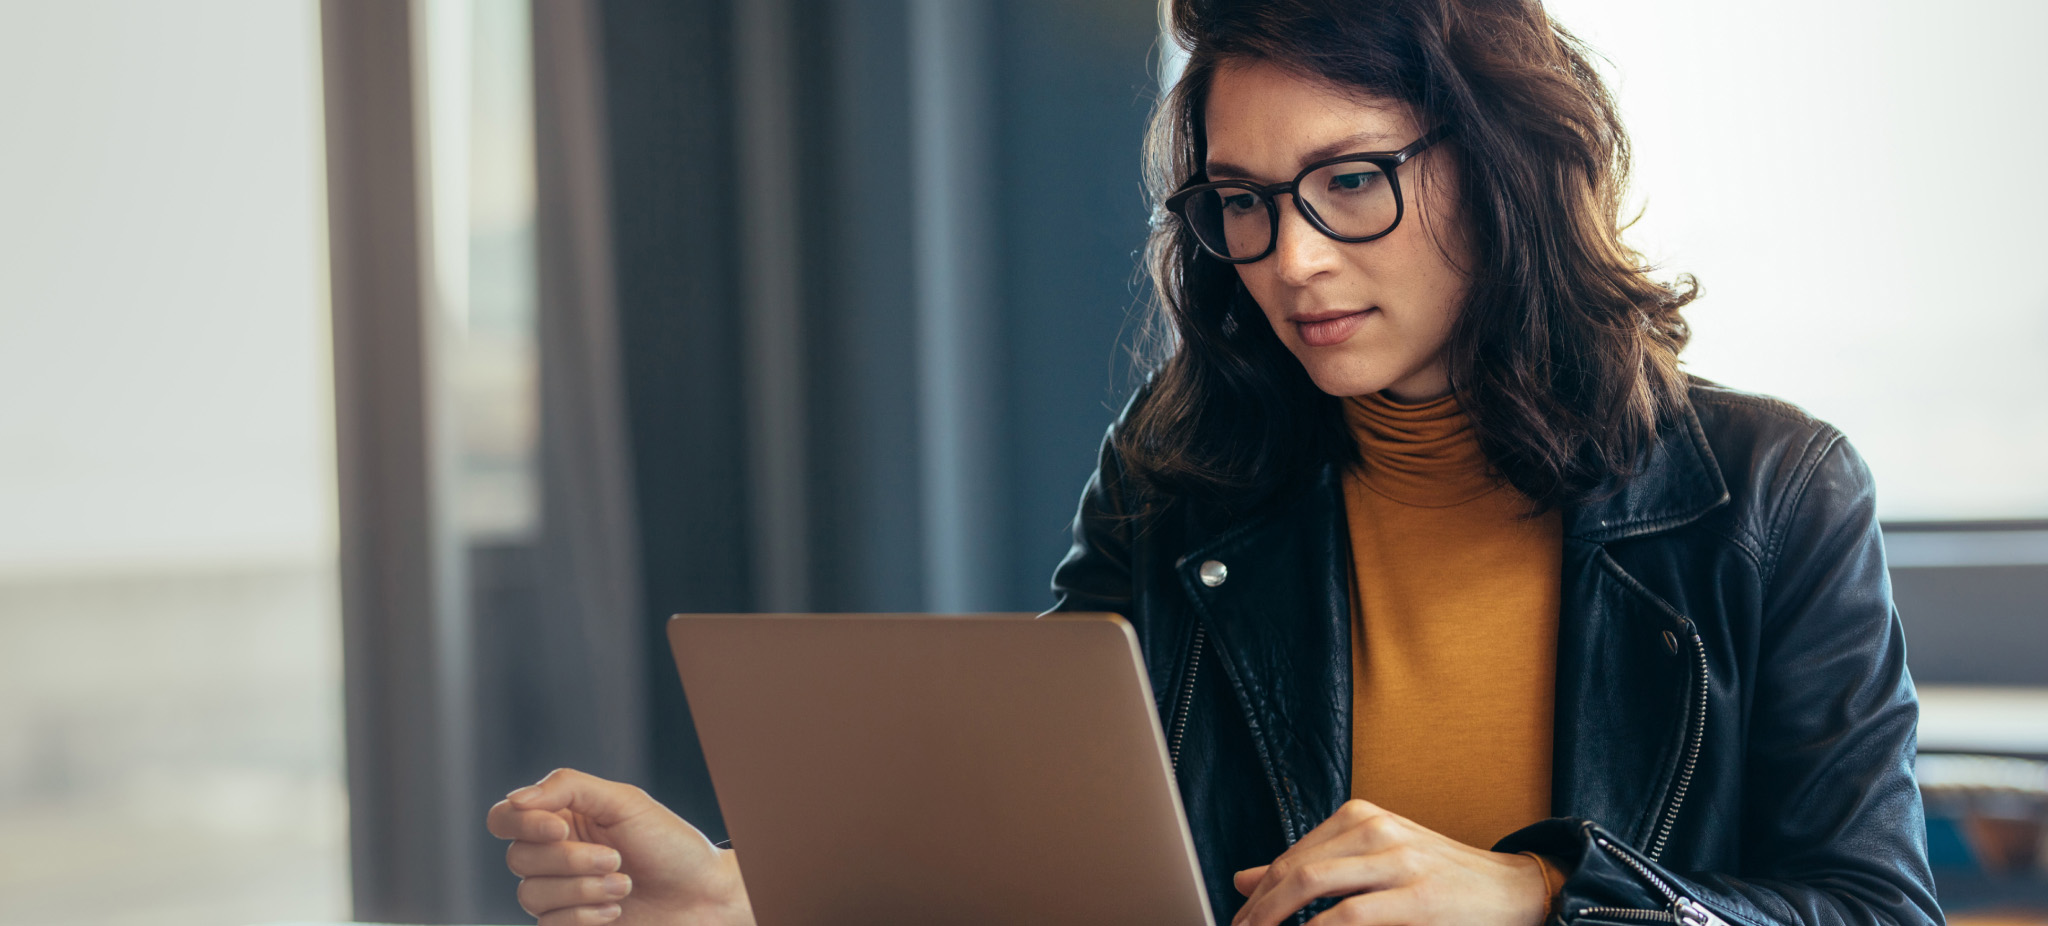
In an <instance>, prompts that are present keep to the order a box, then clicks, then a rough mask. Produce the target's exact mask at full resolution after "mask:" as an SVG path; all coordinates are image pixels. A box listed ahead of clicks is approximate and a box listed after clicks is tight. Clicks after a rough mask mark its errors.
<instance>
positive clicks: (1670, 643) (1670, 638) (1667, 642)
mask: <svg viewBox="0 0 2048 926" xmlns="http://www.w3.org/2000/svg"><path fill="white" fill-rule="evenodd" d="M1664 648H1665V649H1668V650H1670V651H1672V652H1673V653H1676V652H1678V634H1675V633H1672V632H1671V631H1669V630H1666V631H1664Z"/></svg>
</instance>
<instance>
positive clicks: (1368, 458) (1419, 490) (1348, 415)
mask: <svg viewBox="0 0 2048 926" xmlns="http://www.w3.org/2000/svg"><path fill="white" fill-rule="evenodd" d="M1344 420H1345V421H1346V422H1347V423H1348V424H1349V425H1350V426H1351V433H1352V436H1353V437H1354V438H1356V439H1357V441H1358V451H1359V455H1360V456H1362V457H1364V458H1365V461H1364V464H1363V465H1362V466H1360V467H1359V469H1358V471H1357V477H1358V480H1359V482H1360V483H1361V484H1363V485H1364V486H1365V487H1366V488H1368V489H1371V490H1372V491H1374V492H1376V493H1378V494H1380V495H1384V496H1386V497H1387V498H1389V499H1392V500H1393V501H1396V502H1399V503H1401V504H1403V505H1412V506H1415V507H1418V508H1448V507H1451V506H1453V505H1462V504H1464V503H1466V502H1469V501H1472V500H1473V499H1476V498H1479V497H1481V496H1483V495H1486V494H1487V493H1489V492H1492V491H1494V490H1495V489H1497V488H1500V487H1501V485H1503V483H1502V482H1501V481H1500V480H1498V479H1496V478H1495V477H1494V476H1492V475H1491V474H1490V473H1489V472H1488V466H1487V462H1486V455H1485V453H1483V452H1482V451H1481V450H1480V448H1479V435H1478V434H1477V433H1475V432H1474V431H1473V430H1472V419H1471V418H1470V417H1468V416H1466V414H1465V410H1464V409H1462V408H1460V407H1458V399H1457V395H1456V394H1455V393H1453V394H1451V395H1446V396H1443V397H1442V398H1438V399H1431V400H1429V401H1427V402H1421V403H1418V404H1412V405H1411V404H1408V403H1405V402H1397V401H1395V400H1393V399H1390V398H1387V397H1386V396H1384V395H1381V394H1379V393H1377V392H1374V393H1368V394H1366V395H1361V396H1352V397H1350V398H1348V399H1345V400H1344Z"/></svg>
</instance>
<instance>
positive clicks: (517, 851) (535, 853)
mask: <svg viewBox="0 0 2048 926" xmlns="http://www.w3.org/2000/svg"><path fill="white" fill-rule="evenodd" d="M621 862H622V859H620V858H619V850H617V849H614V848H612V847H610V846H600V845H597V844H596V843H589V842H570V841H567V840H563V841H560V842H515V843H513V844H512V845H511V846H509V847H507V848H506V849H505V867H507V868H510V869H512V873H513V874H515V875H518V876H520V877H522V878H538V877H548V876H556V877H580V876H583V875H593V876H594V875H603V874H605V873H607V872H613V871H618V870H619V865H620V863H621Z"/></svg>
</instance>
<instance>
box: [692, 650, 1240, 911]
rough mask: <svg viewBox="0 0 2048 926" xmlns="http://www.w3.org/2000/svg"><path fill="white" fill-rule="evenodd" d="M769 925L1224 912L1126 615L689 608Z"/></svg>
mask: <svg viewBox="0 0 2048 926" xmlns="http://www.w3.org/2000/svg"><path fill="white" fill-rule="evenodd" d="M668 633H669V643H670V646H671V647H672V648H673V649H674V651H675V658H676V668H677V670H678V671H679V672H680V673H681V675H682V679H683V688H684V691H685V693H686V694H687V695H688V697H689V702H690V714H691V716H692V718H693V719H694V720H695V721H696V725H697V735H698V738H699V739H700V741H701V742H702V743H703V747H704V757H705V760H706V762H707V763H708V764H709V766H710V769H711V781H712V785H713V786H714V788H716V790H717V792H718V805H719V809H720V810H721V811H723V813H724V815H725V822H726V827H727V829H728V831H729V832H730V834H731V836H732V845H733V848H735V849H737V850H738V851H739V853H740V856H739V857H740V865H741V871H742V873H743V875H744V877H745V878H746V882H747V894H748V897H749V898H750V899H751V900H752V901H753V905H754V914H755V917H756V919H757V920H758V921H759V922H760V923H761V924H762V926H828V924H829V926H859V924H870V923H872V924H890V926H900V924H919V926H923V924H945V923H963V924H965V923H973V924H1011V923H1014V924H1027V923H1028V924H1034V926H1037V924H1045V923H1063V924H1097V923H1100V924H1111V923H1116V924H1128V923H1187V924H1205V926H1214V921H1213V920H1212V919H1211V917H1210V914H1209V903H1208V899H1207V896H1206V895H1205V892H1204V891H1203V888H1202V879H1201V871H1200V867H1199V863H1198V862H1197V860H1196V858H1195V851H1194V845H1193V842H1192V841H1191V840H1190V838H1189V836H1188V826H1187V819H1186V817H1185V815H1184V814H1183V813H1182V810H1181V805H1180V792H1179V790H1178V789H1177V788H1176V787H1175V785H1174V779H1173V770H1172V768H1171V766H1170V763H1169V760H1168V759H1167V754H1166V744H1165V740H1164V737H1163V736H1162V735H1161V732H1160V727H1159V719H1158V716H1157V715H1156V714H1155V713H1154V710H1153V701H1152V692H1151V687H1150V685H1149V683H1148V682H1147V681H1146V677H1145V671H1144V665H1143V662H1142V660H1141V659H1140V657H1139V654H1138V647H1137V639H1136V637H1135V636H1133V635H1132V633H1131V627H1130V625H1129V624H1127V623H1125V622H1124V620H1123V619H1122V618H1120V617H1117V616H1115V615H1111V614H1076V615H1057V616H1049V617H1044V618H1038V617H1035V616H1033V615H1029V614H996V615H925V614H679V615H676V616H675V617H674V618H672V619H671V620H670V621H669V625H668Z"/></svg>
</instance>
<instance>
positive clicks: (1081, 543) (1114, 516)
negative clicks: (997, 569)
mask: <svg viewBox="0 0 2048 926" xmlns="http://www.w3.org/2000/svg"><path fill="white" fill-rule="evenodd" d="M1119 423H1121V422H1119ZM1125 489H1126V486H1125V479H1124V470H1123V463H1122V461H1121V460H1120V459H1119V458H1118V456H1117V452H1116V426H1115V425H1111V426H1110V429H1109V431H1108V432H1107V433H1105V434H1104V435H1103V437H1102V449H1101V451H1100V452H1099V453H1098V454H1097V456H1096V464H1095V474H1094V475H1092V476H1090V477H1088V487H1087V488H1086V489H1084V490H1082V492H1081V507H1080V510H1079V511H1077V512H1076V513H1075V514H1074V526H1073V530H1074V545H1073V547H1072V548H1070V549H1068V550H1067V555H1066V557H1065V558H1064V559H1061V560H1060V564H1059V567H1058V568H1057V569H1054V570H1053V574H1052V593H1053V597H1054V603H1053V606H1052V611H1054V612H1057V611H1108V612H1111V613H1114V614H1122V615H1124V616H1126V617H1129V616H1130V613H1131V612H1130V605H1131V595H1132V592H1131V537H1130V533H1131V530H1132V524H1131V520H1132V518H1131V514H1130V512H1129V511H1128V510H1127V509H1126V507H1125V504H1126V498H1125V494H1126V493H1125ZM1048 613H1051V612H1048Z"/></svg>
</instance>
